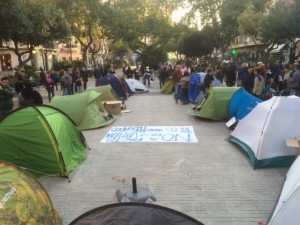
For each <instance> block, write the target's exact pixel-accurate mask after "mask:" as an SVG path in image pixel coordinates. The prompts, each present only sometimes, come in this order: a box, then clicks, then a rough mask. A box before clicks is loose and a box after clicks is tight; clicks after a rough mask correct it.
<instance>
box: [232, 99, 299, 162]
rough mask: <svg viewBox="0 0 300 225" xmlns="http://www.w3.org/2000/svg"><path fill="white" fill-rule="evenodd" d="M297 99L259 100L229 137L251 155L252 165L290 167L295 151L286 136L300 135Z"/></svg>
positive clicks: (290, 137) (291, 137)
mask: <svg viewBox="0 0 300 225" xmlns="http://www.w3.org/2000/svg"><path fill="white" fill-rule="evenodd" d="M299 112H300V98H299V97H278V96H274V97H272V98H271V99H269V100H267V101H264V102H262V103H259V104H257V105H256V107H255V108H254V109H253V110H252V111H251V112H250V113H249V114H248V115H247V116H246V117H244V118H243V119H242V120H240V121H239V123H238V125H237V126H236V128H235V129H234V131H233V132H232V133H231V135H230V136H229V138H228V139H229V141H231V142H233V143H236V144H237V145H238V146H239V147H240V148H241V150H242V151H244V152H245V153H246V154H247V155H248V156H249V158H250V161H251V163H252V165H253V167H254V168H259V167H284V166H290V165H291V164H292V162H293V161H294V159H295V153H296V150H295V149H294V148H292V147H288V146H287V145H286V139H293V138H295V137H300V129H299V128H298V126H299V124H300V117H299Z"/></svg>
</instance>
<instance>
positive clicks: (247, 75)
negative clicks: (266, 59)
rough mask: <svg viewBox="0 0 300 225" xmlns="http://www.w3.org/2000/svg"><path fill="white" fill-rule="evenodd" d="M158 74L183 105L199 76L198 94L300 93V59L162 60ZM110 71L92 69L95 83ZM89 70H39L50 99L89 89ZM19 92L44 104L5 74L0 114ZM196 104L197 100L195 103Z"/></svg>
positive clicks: (134, 72) (144, 72) (22, 102)
mask: <svg viewBox="0 0 300 225" xmlns="http://www.w3.org/2000/svg"><path fill="white" fill-rule="evenodd" d="M156 72H157V75H158V78H159V85H160V88H162V87H163V86H164V84H165V82H166V79H167V78H170V79H171V80H172V83H173V90H174V97H175V102H176V103H178V100H180V101H181V103H182V104H183V105H185V104H189V102H190V99H189V89H190V88H191V84H192V83H195V79H194V78H195V77H196V78H197V80H198V81H197V82H198V83H197V85H198V86H197V88H198V90H199V93H201V94H202V95H205V93H206V92H207V90H208V89H209V88H210V87H211V86H215V87H218V86H228V87H232V86H239V87H242V88H244V89H245V90H246V91H247V92H249V93H251V94H253V95H255V96H256V97H258V98H261V99H268V98H270V97H272V96H273V95H296V96H300V61H296V62H295V63H294V64H290V65H283V64H282V63H281V61H279V60H277V61H276V63H275V64H274V65H272V64H271V63H267V64H266V65H265V64H264V63H263V62H258V63H241V64H240V65H236V64H235V63H233V62H223V63H222V64H221V65H219V66H215V67H210V66H208V65H206V64H201V65H196V66H187V65H185V64H176V65H172V64H170V63H162V64H159V65H158V68H157V71H156ZM107 74H115V69H114V67H113V65H106V66H100V67H96V68H95V69H94V70H93V76H94V78H95V86H99V85H100V80H101V78H102V77H104V76H106V75H107ZM123 76H124V78H127V79H130V78H132V79H136V80H140V79H142V82H143V84H144V85H147V86H148V87H150V84H151V82H150V81H151V80H153V71H150V70H149V67H145V68H141V67H139V66H136V67H135V69H131V67H130V66H127V67H125V66H123ZM88 78H89V73H88V71H87V70H86V68H85V67H82V68H75V69H72V68H69V69H67V70H61V71H59V72H58V71H55V70H51V71H47V72H45V71H43V70H42V69H41V71H40V84H41V85H43V86H44V87H45V88H46V90H47V92H48V100H49V102H50V101H51V99H52V98H53V97H54V96H55V91H58V90H59V84H60V91H61V92H62V95H72V94H75V93H81V92H83V91H84V90H86V88H87V82H88ZM15 95H18V104H19V107H21V106H26V105H32V104H43V98H42V97H41V95H40V93H39V92H38V91H37V90H34V88H33V83H32V82H31V81H29V80H24V79H23V77H22V76H21V75H19V76H18V78H17V81H16V83H15V87H14V88H13V87H10V86H9V78H8V77H2V78H1V84H0V117H2V116H4V115H6V114H7V113H9V112H10V111H12V109H13V97H14V96H15ZM196 103H197V102H196Z"/></svg>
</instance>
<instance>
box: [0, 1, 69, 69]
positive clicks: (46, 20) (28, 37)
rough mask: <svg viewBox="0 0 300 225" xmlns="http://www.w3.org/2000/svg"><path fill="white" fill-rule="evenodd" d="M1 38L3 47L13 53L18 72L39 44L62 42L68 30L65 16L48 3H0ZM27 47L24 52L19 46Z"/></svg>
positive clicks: (51, 3)
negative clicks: (15, 56) (17, 64)
mask: <svg viewBox="0 0 300 225" xmlns="http://www.w3.org/2000/svg"><path fill="white" fill-rule="evenodd" d="M0 4H1V10H0V21H1V23H0V30H1V32H0V39H1V40H3V41H4V42H3V43H2V42H1V44H2V45H3V46H2V47H3V48H7V49H10V50H13V51H14V52H15V54H16V55H17V57H18V60H19V67H18V70H19V72H20V71H21V69H22V67H23V66H24V65H25V64H26V63H27V62H28V61H29V60H30V59H31V57H32V51H33V49H34V48H35V47H37V46H39V45H46V44H47V43H49V42H51V41H54V40H58V39H62V38H63V37H64V36H65V33H66V32H62V30H63V31H67V26H66V24H65V23H64V19H63V14H62V13H60V11H59V10H57V9H56V8H55V4H53V1H51V2H50V1H48V0H30V1H29V0H28V1H23V0H11V1H4V0H0ZM21 44H22V45H23V46H26V49H25V51H24V50H21V49H20V47H19V46H20V45H21Z"/></svg>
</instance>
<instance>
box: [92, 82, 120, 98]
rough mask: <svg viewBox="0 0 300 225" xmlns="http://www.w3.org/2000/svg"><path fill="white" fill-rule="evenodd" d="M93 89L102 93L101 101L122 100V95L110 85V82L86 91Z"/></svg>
mask: <svg viewBox="0 0 300 225" xmlns="http://www.w3.org/2000/svg"><path fill="white" fill-rule="evenodd" d="M91 90H93V91H96V92H98V93H100V94H101V95H100V97H99V101H101V102H103V101H116V100H120V97H119V96H118V95H117V94H116V92H115V91H114V89H113V88H112V87H111V86H110V84H108V85H103V86H98V87H95V88H91V89H87V90H86V91H91Z"/></svg>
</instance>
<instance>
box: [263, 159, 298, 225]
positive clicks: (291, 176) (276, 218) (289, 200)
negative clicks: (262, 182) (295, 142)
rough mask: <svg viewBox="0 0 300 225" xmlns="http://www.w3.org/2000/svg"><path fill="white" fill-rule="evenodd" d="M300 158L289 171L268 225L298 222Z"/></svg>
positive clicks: (292, 224)
mask: <svg viewBox="0 0 300 225" xmlns="http://www.w3.org/2000/svg"><path fill="white" fill-rule="evenodd" d="M299 207H300V158H299V157H298V158H297V159H296V160H295V162H294V163H293V165H292V166H291V168H290V169H289V171H288V173H287V175H286V180H285V182H284V185H283V188H282V191H281V194H280V195H279V199H278V201H277V202H276V205H275V207H274V210H273V212H272V213H271V215H270V217H269V219H268V222H267V224H268V225H282V224H287V225H298V224H299V221H300V214H299Z"/></svg>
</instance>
